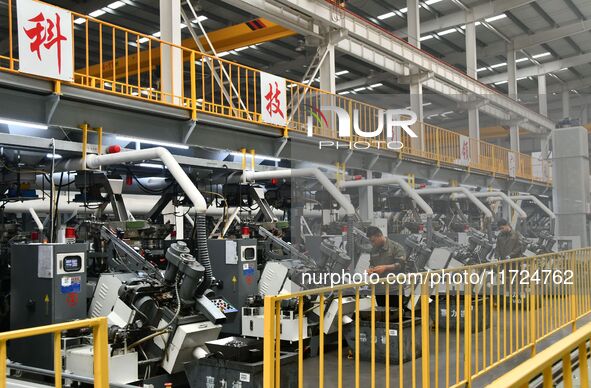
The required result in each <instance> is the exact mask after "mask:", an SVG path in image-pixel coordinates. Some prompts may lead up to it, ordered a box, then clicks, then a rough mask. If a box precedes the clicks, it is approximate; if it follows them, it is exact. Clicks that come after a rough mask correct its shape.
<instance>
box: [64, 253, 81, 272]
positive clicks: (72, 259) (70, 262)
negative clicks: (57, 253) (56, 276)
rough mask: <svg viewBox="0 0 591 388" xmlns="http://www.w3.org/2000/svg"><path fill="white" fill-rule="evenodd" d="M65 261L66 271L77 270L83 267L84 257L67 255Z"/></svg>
mask: <svg viewBox="0 0 591 388" xmlns="http://www.w3.org/2000/svg"><path fill="white" fill-rule="evenodd" d="M63 263H64V271H66V272H76V271H80V269H82V257H80V256H66V257H64V260H63Z"/></svg>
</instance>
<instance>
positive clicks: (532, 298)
mask: <svg viewBox="0 0 591 388" xmlns="http://www.w3.org/2000/svg"><path fill="white" fill-rule="evenodd" d="M537 270H538V268H537V266H536V265H535V262H534V260H533V259H531V260H530V273H535V271H537ZM537 292H538V289H537V287H536V284H535V283H534V282H532V283H531V284H530V295H529V327H530V334H529V335H530V342H531V355H532V356H534V355H535V354H536V343H537V339H538V338H537V329H536V318H537V311H538V306H537V303H538V298H537V295H536V294H537Z"/></svg>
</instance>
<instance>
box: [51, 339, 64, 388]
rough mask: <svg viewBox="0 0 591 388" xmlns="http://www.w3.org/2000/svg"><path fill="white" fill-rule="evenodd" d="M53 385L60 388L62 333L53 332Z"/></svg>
mask: <svg viewBox="0 0 591 388" xmlns="http://www.w3.org/2000/svg"><path fill="white" fill-rule="evenodd" d="M53 371H54V373H55V375H54V387H55V388H62V333H61V332H59V331H58V332H55V333H53Z"/></svg>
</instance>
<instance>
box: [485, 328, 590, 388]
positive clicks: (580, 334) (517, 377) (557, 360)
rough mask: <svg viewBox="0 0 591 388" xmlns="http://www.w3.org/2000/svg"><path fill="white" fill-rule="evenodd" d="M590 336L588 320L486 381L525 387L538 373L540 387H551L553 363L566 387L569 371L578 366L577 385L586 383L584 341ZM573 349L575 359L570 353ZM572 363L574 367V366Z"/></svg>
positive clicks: (498, 386) (497, 386)
mask: <svg viewBox="0 0 591 388" xmlns="http://www.w3.org/2000/svg"><path fill="white" fill-rule="evenodd" d="M590 340H591V323H589V324H586V325H585V326H583V327H581V328H580V329H578V330H577V331H576V332H574V333H573V334H571V335H568V336H567V337H565V338H563V339H561V340H560V341H558V342H556V343H554V344H552V345H550V346H549V347H548V348H547V349H545V350H544V351H542V352H540V353H539V354H536V355H535V356H534V357H532V358H530V359H529V360H527V361H525V362H524V363H522V364H520V365H519V366H518V367H517V368H515V369H513V370H511V371H510V372H508V373H506V374H505V375H503V376H502V377H500V378H498V379H496V380H495V381H493V382H492V383H491V384H489V385H488V387H489V388H507V387H527V386H529V383H530V381H532V380H535V379H537V378H539V377H542V380H543V386H544V387H554V386H555V385H554V376H553V375H554V373H553V370H552V369H553V367H557V369H559V372H560V373H559V375H560V377H561V380H562V382H563V384H564V387H566V388H572V387H573V382H574V381H573V372H574V371H575V370H577V369H578V371H579V376H580V378H579V379H578V380H577V381H579V384H580V385H578V386H580V387H581V388H588V387H589V366H588V364H587V360H588V357H589V352H588V350H587V343H588V342H589V341H590ZM573 353H575V357H576V358H575V361H576V366H575V363H574V362H573V356H572V354H573ZM575 367H576V369H575Z"/></svg>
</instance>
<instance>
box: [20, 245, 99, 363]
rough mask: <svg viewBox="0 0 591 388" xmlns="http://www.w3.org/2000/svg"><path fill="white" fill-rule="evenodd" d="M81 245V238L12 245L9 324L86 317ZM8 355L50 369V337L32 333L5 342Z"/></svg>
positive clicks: (85, 247) (84, 247) (28, 324)
mask: <svg viewBox="0 0 591 388" xmlns="http://www.w3.org/2000/svg"><path fill="white" fill-rule="evenodd" d="M87 250H88V244H86V243H78V244H39V243H18V244H13V245H12V249H11V258H12V260H11V271H10V276H11V290H10V295H11V306H12V307H13V308H12V309H11V310H10V327H11V329H23V328H26V327H34V326H42V325H49V324H53V323H60V322H68V321H71V320H75V319H82V318H85V317H86V299H87V286H86V252H87ZM24 285H26V286H24ZM31 349H35V351H33V352H32V351H31ZM9 358H10V359H11V360H13V361H16V362H20V363H23V364H26V365H31V366H36V367H40V368H45V369H52V368H53V339H52V337H51V336H38V337H30V338H25V339H21V340H16V341H14V343H11V346H10V351H9Z"/></svg>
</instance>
